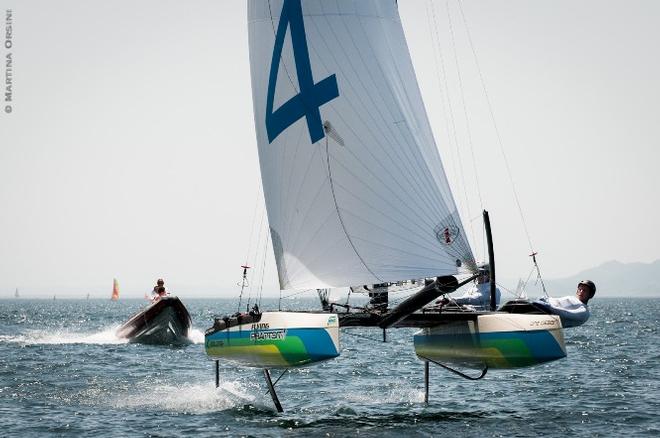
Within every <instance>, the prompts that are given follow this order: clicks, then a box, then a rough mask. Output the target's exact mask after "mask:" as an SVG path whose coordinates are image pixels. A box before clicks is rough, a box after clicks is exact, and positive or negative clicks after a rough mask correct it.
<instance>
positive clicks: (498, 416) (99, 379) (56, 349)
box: [0, 296, 660, 437]
mask: <svg viewBox="0 0 660 438" xmlns="http://www.w3.org/2000/svg"><path fill="white" fill-rule="evenodd" d="M182 299H183V301H184V303H185V304H186V306H187V307H188V309H189V311H190V314H191V316H192V319H193V327H194V328H193V330H192V333H191V338H192V340H193V343H192V344H191V345H187V346H183V347H168V346H151V345H138V344H129V343H126V341H125V340H122V339H118V338H117V337H116V336H115V335H114V331H115V329H116V328H117V327H118V326H119V325H120V324H121V323H122V322H123V321H124V320H126V319H127V318H128V317H129V316H130V314H131V313H133V312H135V311H136V310H138V309H139V308H140V307H141V306H142V305H143V303H144V302H140V301H138V300H123V301H119V302H116V303H113V302H110V301H109V300H57V301H52V300H26V299H20V300H0V436H21V437H25V436H51V435H52V436H69V435H72V436H94V437H103V436H159V437H167V436H186V435H189V436H196V437H206V436H208V437H211V436H321V435H324V436H347V435H360V436H401V434H406V435H411V436H441V435H447V436H475V437H484V436H506V437H510V436H534V435H541V434H542V435H551V436H552V435H554V436H573V437H575V436H577V437H580V436H608V437H609V436H620V435H633V436H658V435H660V414H659V413H660V385H659V383H658V382H659V381H660V337H659V336H658V330H659V329H658V325H659V322H660V321H659V320H660V317H659V315H660V299H623V298H622V299H604V298H601V299H599V298H598V297H596V298H595V299H594V301H593V302H592V306H591V311H592V315H591V319H590V320H589V322H588V323H587V324H585V325H584V326H582V327H578V328H573V329H567V330H566V331H565V336H566V345H567V349H568V357H567V358H565V359H562V360H559V361H556V362H551V363H548V364H544V365H541V366H537V367H532V368H522V369H516V370H492V371H489V372H488V374H487V375H486V377H485V378H484V379H482V380H479V381H474V382H473V381H467V380H464V379H462V378H461V377H458V376H456V375H453V374H451V373H448V372H447V371H444V370H442V369H441V368H438V367H434V366H432V367H431V379H430V380H431V390H430V401H429V404H428V405H426V404H424V389H423V386H424V382H423V376H424V375H423V369H424V367H423V363H422V362H421V361H419V360H418V359H417V358H416V356H415V354H414V351H413V346H412V334H413V333H414V330H412V329H397V330H390V331H388V342H387V343H383V342H382V334H381V332H380V330H377V329H366V328H358V329H348V330H342V332H341V344H342V350H341V356H340V357H338V358H336V359H334V360H331V361H328V362H325V363H322V364H320V365H317V366H312V367H306V368H299V369H293V370H290V371H289V372H288V373H286V374H285V375H284V376H283V377H282V379H281V380H280V382H279V383H278V384H277V390H278V395H279V397H280V401H281V402H282V405H283V406H284V409H285V411H284V413H282V414H278V413H277V412H275V410H274V408H273V404H272V401H271V399H270V396H269V395H268V394H267V393H266V386H265V384H264V381H263V374H262V372H261V370H258V369H249V368H245V369H242V368H237V367H235V366H230V365H227V364H221V366H220V386H219V388H216V387H215V377H214V362H212V361H210V360H209V359H208V358H207V357H206V355H205V354H204V335H203V331H204V330H205V329H206V328H207V327H209V326H210V325H211V321H212V317H213V316H214V315H216V314H223V313H227V312H232V311H235V310H236V307H235V306H236V303H235V302H234V301H230V300H194V299H185V296H184V297H182ZM285 305H286V307H287V308H288V309H293V308H304V307H307V308H311V307H312V306H317V304H316V303H315V302H314V301H304V300H302V301H297V302H285ZM269 306H270V307H271V308H273V307H272V306H274V307H275V308H277V302H276V301H275V302H273V301H271V303H270V305H268V304H267V303H265V302H264V303H262V307H263V308H267V307H269ZM278 376H279V372H278V371H277V370H273V378H277V377H278Z"/></svg>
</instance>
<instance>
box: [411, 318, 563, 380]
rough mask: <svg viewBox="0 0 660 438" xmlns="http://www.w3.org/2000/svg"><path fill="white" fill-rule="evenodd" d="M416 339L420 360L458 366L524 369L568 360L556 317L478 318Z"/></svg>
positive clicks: (444, 326) (438, 327) (447, 325)
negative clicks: (564, 359) (558, 360)
mask: <svg viewBox="0 0 660 438" xmlns="http://www.w3.org/2000/svg"><path fill="white" fill-rule="evenodd" d="M413 340H414V345H415V353H416V354H417V356H418V357H419V358H420V359H422V360H431V361H433V362H440V363H443V364H446V365H452V366H456V367H468V368H480V369H483V368H484V367H488V368H520V367H527V366H532V365H538V364H541V363H544V362H550V361H553V360H557V359H562V358H564V357H566V346H565V343H564V335H563V331H562V327H561V321H560V320H559V317H558V316H555V315H522V314H511V313H506V312H493V313H489V314H482V315H475V317H474V318H469V319H464V320H462V321H461V320H454V321H448V322H446V323H444V324H440V325H436V326H434V327H426V328H423V329H421V330H420V331H419V332H417V333H415V335H414V337H413Z"/></svg>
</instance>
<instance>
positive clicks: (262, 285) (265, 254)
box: [258, 224, 270, 307]
mask: <svg viewBox="0 0 660 438" xmlns="http://www.w3.org/2000/svg"><path fill="white" fill-rule="evenodd" d="M266 226H268V224H266ZM265 239H266V242H265V244H264V259H263V262H262V264H261V281H260V283H259V304H258V306H259V307H261V296H262V292H263V290H264V275H265V273H266V257H267V256H268V244H269V243H270V228H268V230H267V232H266V237H265Z"/></svg>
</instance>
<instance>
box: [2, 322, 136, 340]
mask: <svg viewBox="0 0 660 438" xmlns="http://www.w3.org/2000/svg"><path fill="white" fill-rule="evenodd" d="M117 328H119V325H117V326H114V327H111V328H108V329H105V330H102V331H100V332H92V333H76V332H70V331H67V330H57V331H50V330H37V331H32V332H28V333H24V334H20V335H14V336H0V341H2V342H7V343H18V344H23V345H41V344H46V345H57V344H99V345H101V344H125V343H127V342H128V339H124V338H118V337H117V335H116V331H117Z"/></svg>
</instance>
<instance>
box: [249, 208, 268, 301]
mask: <svg viewBox="0 0 660 438" xmlns="http://www.w3.org/2000/svg"><path fill="white" fill-rule="evenodd" d="M265 216H266V209H264V210H263V211H262V212H261V220H260V221H259V222H260V223H259V237H257V248H256V250H255V254H254V263H255V266H256V264H257V263H258V261H259V254H260V251H259V248H261V233H262V232H263V229H264V217H265ZM264 258H265V255H264ZM255 271H256V270H255ZM255 275H256V272H254V271H253V273H252V275H251V276H250V290H249V291H248V301H247V307H248V309H249V308H250V300H251V299H252V289H253V287H254V281H252V280H253V279H254V276H255Z"/></svg>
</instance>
